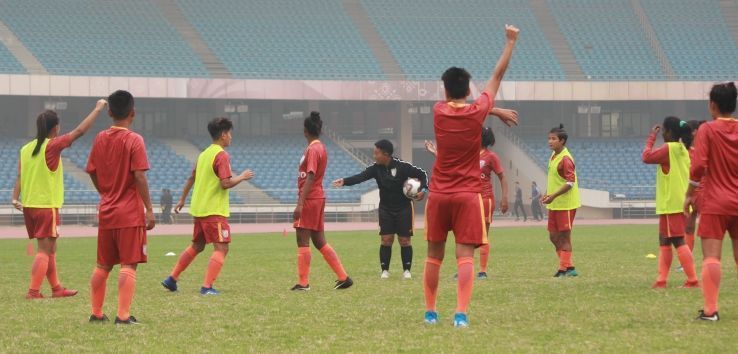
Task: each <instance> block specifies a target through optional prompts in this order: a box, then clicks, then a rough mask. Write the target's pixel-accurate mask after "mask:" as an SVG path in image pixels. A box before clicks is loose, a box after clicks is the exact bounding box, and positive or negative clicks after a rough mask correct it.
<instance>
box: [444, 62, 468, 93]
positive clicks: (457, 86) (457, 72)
mask: <svg viewBox="0 0 738 354" xmlns="http://www.w3.org/2000/svg"><path fill="white" fill-rule="evenodd" d="M441 80H443V87H444V88H445V89H446V92H448V96H449V98H452V99H459V98H465V97H466V96H467V94H468V93H469V81H470V80H471V74H469V72H468V71H466V70H465V69H463V68H457V67H455V66H452V67H450V68H448V69H447V70H446V71H445V72H444V73H443V76H441Z"/></svg>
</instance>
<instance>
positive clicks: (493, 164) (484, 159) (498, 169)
mask: <svg viewBox="0 0 738 354" xmlns="http://www.w3.org/2000/svg"><path fill="white" fill-rule="evenodd" d="M479 167H480V168H481V169H482V198H492V199H495V191H494V188H492V175H493V174H494V175H497V176H499V175H500V174H502V173H503V172H504V171H505V170H503V169H502V164H501V163H500V158H499V157H498V156H497V154H495V153H494V152H492V151H489V150H487V149H484V150H482V151H480V152H479Z"/></svg>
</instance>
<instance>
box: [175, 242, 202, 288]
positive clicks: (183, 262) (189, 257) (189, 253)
mask: <svg viewBox="0 0 738 354" xmlns="http://www.w3.org/2000/svg"><path fill="white" fill-rule="evenodd" d="M195 257H197V251H195V249H194V248H192V246H189V247H187V248H186V249H185V250H184V252H182V255H180V256H179V260H178V261H177V264H175V265H174V269H172V279H174V281H178V280H179V275H180V274H182V272H184V271H185V269H187V267H189V266H190V263H192V261H193V260H195Z"/></svg>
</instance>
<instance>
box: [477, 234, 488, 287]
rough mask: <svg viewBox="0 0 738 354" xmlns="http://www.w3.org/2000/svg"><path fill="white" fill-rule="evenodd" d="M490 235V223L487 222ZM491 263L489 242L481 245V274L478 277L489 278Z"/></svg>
mask: <svg viewBox="0 0 738 354" xmlns="http://www.w3.org/2000/svg"><path fill="white" fill-rule="evenodd" d="M485 226H486V228H487V234H488V235H489V231H490V224H489V223H487V224H485ZM488 263H489V243H486V244H484V245H481V246H479V274H477V279H487V265H488Z"/></svg>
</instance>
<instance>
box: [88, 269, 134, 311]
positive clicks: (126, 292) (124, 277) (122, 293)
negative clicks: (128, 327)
mask: <svg viewBox="0 0 738 354" xmlns="http://www.w3.org/2000/svg"><path fill="white" fill-rule="evenodd" d="M135 292H136V270H135V269H133V268H121V269H120V274H119V275H118V318H119V319H121V320H123V321H126V320H128V317H130V315H131V313H130V311H131V302H133V294H134V293H135ZM101 313H102V309H101ZM96 316H97V315H96Z"/></svg>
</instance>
